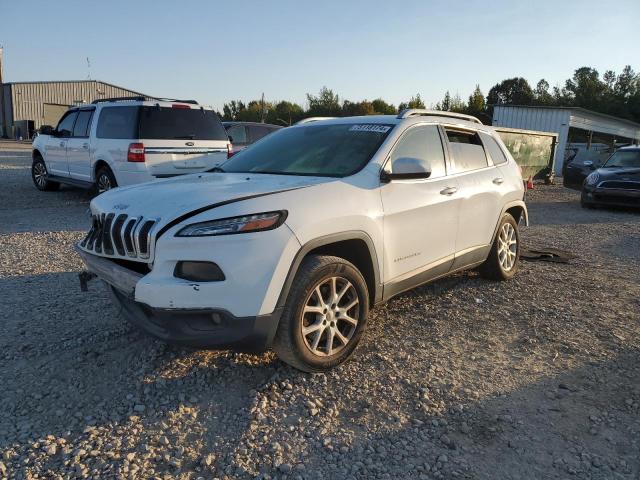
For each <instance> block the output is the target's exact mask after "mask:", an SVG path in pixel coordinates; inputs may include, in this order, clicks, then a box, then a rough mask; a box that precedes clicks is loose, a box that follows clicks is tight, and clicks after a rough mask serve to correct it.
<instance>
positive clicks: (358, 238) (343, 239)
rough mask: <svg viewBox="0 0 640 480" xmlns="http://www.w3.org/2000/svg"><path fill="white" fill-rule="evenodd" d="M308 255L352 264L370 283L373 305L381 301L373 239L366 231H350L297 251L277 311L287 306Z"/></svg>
mask: <svg viewBox="0 0 640 480" xmlns="http://www.w3.org/2000/svg"><path fill="white" fill-rule="evenodd" d="M309 255H333V256H336V257H340V258H344V259H345V260H347V261H349V262H351V263H353V264H354V265H355V267H356V268H357V269H358V270H359V271H360V273H362V276H363V277H364V279H365V282H366V284H367V289H368V290H369V303H370V306H373V305H375V304H376V303H379V302H381V301H382V285H381V283H380V267H379V264H378V257H377V255H376V250H375V247H374V244H373V240H372V239H371V237H370V236H369V235H367V234H366V233H365V232H362V231H350V232H343V233H336V234H331V235H326V236H323V237H319V238H316V239H314V240H310V241H309V242H307V243H305V244H304V245H303V246H302V247H301V248H300V250H298V253H297V254H296V256H295V257H294V259H293V262H292V264H291V267H290V269H289V273H288V274H287V278H286V279H285V282H284V285H283V287H282V291H281V292H280V296H279V297H278V303H277V308H278V307H284V304H285V302H286V301H287V297H288V296H289V291H290V289H291V285H292V284H293V280H294V279H295V276H296V274H297V273H298V269H299V268H300V264H301V263H302V261H303V260H304V259H305V258H306V257H307V256H309Z"/></svg>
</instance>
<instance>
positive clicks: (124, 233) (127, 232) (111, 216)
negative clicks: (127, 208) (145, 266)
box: [80, 213, 158, 259]
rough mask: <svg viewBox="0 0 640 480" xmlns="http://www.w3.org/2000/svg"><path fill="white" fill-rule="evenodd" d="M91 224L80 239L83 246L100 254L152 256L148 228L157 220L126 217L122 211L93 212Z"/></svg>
mask: <svg viewBox="0 0 640 480" xmlns="http://www.w3.org/2000/svg"><path fill="white" fill-rule="evenodd" d="M91 218H92V226H91V230H89V233H88V234H87V236H86V237H85V238H84V240H82V242H80V247H82V248H83V249H85V250H87V251H90V252H95V253H97V254H100V255H106V256H113V257H122V258H134V259H148V258H149V257H150V256H151V231H152V230H153V227H154V226H155V225H156V224H157V223H158V220H157V219H148V218H144V217H129V216H128V215H127V214H125V213H121V214H115V213H101V214H99V215H92V217H91Z"/></svg>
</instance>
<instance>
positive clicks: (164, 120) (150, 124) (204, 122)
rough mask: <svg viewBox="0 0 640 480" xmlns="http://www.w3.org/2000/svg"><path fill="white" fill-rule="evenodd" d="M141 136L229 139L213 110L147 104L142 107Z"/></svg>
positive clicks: (173, 138) (153, 137) (176, 138)
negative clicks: (148, 105) (150, 105)
mask: <svg viewBox="0 0 640 480" xmlns="http://www.w3.org/2000/svg"><path fill="white" fill-rule="evenodd" d="M140 138H141V139H150V140H154V139H158V140H224V141H227V132H226V130H225V129H224V127H223V126H222V122H221V121H220V119H219V118H218V115H216V113H215V112H214V111H213V110H205V109H203V108H170V107H155V106H154V107H147V106H145V107H141V108H140Z"/></svg>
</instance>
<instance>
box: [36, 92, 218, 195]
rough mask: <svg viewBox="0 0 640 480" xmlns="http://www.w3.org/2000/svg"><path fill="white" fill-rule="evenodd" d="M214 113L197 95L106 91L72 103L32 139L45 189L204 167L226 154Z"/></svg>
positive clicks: (117, 182)
mask: <svg viewBox="0 0 640 480" xmlns="http://www.w3.org/2000/svg"><path fill="white" fill-rule="evenodd" d="M228 146H229V140H228V138H227V134H226V131H225V129H224V127H223V126H222V123H221V122H220V119H219V118H218V116H217V115H216V113H215V112H214V111H213V110H211V109H208V108H204V107H202V106H200V105H198V104H197V103H196V102H195V101H193V100H186V101H185V100H182V101H180V100H174V101H160V100H153V101H147V100H145V99H144V98H143V97H140V98H138V97H134V98H107V99H102V100H97V101H95V102H93V103H92V104H90V105H81V106H78V107H73V108H71V109H69V111H67V112H66V113H65V114H64V116H63V117H62V118H61V119H60V121H59V122H58V126H57V127H56V128H55V129H53V128H51V127H46V126H45V127H43V128H42V134H41V135H39V136H38V137H36V139H35V141H34V142H33V164H32V167H31V176H32V178H33V183H34V184H35V186H36V187H37V188H38V189H39V190H44V191H46V190H57V189H58V188H59V186H60V184H61V183H65V184H70V185H75V186H80V187H86V188H91V187H94V188H95V190H96V191H97V193H102V192H104V191H106V190H109V189H111V188H113V187H116V186H124V185H132V184H135V183H142V182H147V181H149V180H153V179H156V178H163V177H170V176H175V175H181V174H185V173H193V172H201V171H205V170H208V169H210V168H212V167H213V166H214V165H217V164H219V163H221V162H223V161H225V160H226V158H227V151H228Z"/></svg>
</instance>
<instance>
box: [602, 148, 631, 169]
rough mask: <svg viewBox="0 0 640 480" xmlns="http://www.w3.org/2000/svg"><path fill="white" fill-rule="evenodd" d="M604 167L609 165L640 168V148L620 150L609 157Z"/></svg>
mask: <svg viewBox="0 0 640 480" xmlns="http://www.w3.org/2000/svg"><path fill="white" fill-rule="evenodd" d="M603 166H604V168H609V167H627V168H629V167H637V168H640V150H627V151H624V150H618V151H617V152H616V153H614V154H613V155H611V156H610V157H609V160H607V163H605V164H604V165H603Z"/></svg>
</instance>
